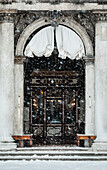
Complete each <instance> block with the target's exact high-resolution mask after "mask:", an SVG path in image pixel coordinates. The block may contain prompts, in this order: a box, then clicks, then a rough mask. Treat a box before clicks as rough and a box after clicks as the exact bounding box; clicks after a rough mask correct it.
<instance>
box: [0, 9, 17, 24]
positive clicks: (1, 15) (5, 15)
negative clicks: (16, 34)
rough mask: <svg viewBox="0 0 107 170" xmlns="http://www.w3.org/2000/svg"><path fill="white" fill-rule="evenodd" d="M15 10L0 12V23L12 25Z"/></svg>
mask: <svg viewBox="0 0 107 170" xmlns="http://www.w3.org/2000/svg"><path fill="white" fill-rule="evenodd" d="M15 14H17V10H0V23H7V22H9V23H13V22H14V15H15Z"/></svg>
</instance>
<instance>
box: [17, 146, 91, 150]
mask: <svg viewBox="0 0 107 170" xmlns="http://www.w3.org/2000/svg"><path fill="white" fill-rule="evenodd" d="M16 150H17V151H34V150H35V151H36V150H37V151H38V150H39V151H49V150H55V151H56V150H57V151H60V150H61V151H76V150H77V151H89V150H91V148H89V147H88V148H85V147H69V146H68V147H64V146H53V147H52V146H50V147H48V146H46V147H32V148H31V147H26V148H25V147H24V148H17V149H16Z"/></svg>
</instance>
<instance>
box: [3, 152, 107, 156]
mask: <svg viewBox="0 0 107 170" xmlns="http://www.w3.org/2000/svg"><path fill="white" fill-rule="evenodd" d="M17 155H19V156H33V155H37V156H43V155H49V156H63V155H65V156H107V152H92V151H19V152H17V151H11V152H10V151H7V152H0V156H17Z"/></svg>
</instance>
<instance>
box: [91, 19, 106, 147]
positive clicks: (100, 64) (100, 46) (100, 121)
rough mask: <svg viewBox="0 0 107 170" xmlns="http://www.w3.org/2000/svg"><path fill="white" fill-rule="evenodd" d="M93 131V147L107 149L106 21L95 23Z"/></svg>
mask: <svg viewBox="0 0 107 170" xmlns="http://www.w3.org/2000/svg"><path fill="white" fill-rule="evenodd" d="M95 127H96V128H95V133H96V136H97V138H96V140H95V143H94V144H93V149H96V150H107V22H104V21H103V22H101V21H100V22H99V23H97V24H96V55H95Z"/></svg>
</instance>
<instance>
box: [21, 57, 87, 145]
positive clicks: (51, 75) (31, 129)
mask: <svg viewBox="0 0 107 170" xmlns="http://www.w3.org/2000/svg"><path fill="white" fill-rule="evenodd" d="M24 64H25V65H24V74H25V83H24V133H33V140H34V143H35V144H60V145H61V144H74V143H75V136H76V133H84V123H85V122H84V120H85V116H84V107H85V103H84V96H85V94H84V91H85V90H84V88H85V73H84V61H83V60H82V59H81V60H70V59H69V58H66V59H61V58H59V57H58V56H57V55H54V54H52V56H50V57H47V58H46V57H36V56H34V58H27V59H26V60H25V63H24ZM81 125H82V126H81Z"/></svg>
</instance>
